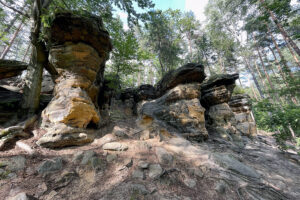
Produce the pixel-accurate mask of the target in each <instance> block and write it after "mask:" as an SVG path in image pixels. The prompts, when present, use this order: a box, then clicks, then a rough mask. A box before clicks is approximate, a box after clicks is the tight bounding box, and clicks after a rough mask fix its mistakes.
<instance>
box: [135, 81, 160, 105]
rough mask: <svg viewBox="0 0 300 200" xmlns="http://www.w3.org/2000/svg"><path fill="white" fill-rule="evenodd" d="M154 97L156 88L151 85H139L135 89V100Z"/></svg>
mask: <svg viewBox="0 0 300 200" xmlns="http://www.w3.org/2000/svg"><path fill="white" fill-rule="evenodd" d="M155 98H156V89H155V87H153V86H152V85H149V84H145V85H140V86H139V87H138V88H137V90H136V102H139V101H142V100H150V99H155Z"/></svg>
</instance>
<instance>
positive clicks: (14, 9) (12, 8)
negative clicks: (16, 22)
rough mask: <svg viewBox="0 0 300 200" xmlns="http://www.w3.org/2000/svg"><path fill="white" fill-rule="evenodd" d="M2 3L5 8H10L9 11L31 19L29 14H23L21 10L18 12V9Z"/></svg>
mask: <svg viewBox="0 0 300 200" xmlns="http://www.w3.org/2000/svg"><path fill="white" fill-rule="evenodd" d="M0 3H1V4H2V5H3V6H5V7H7V8H9V9H11V10H13V11H15V12H17V13H19V14H20V15H23V16H24V17H27V18H30V16H29V15H28V14H27V13H23V12H22V11H20V10H18V9H16V8H14V7H12V6H10V5H7V4H5V3H3V2H2V1H0Z"/></svg>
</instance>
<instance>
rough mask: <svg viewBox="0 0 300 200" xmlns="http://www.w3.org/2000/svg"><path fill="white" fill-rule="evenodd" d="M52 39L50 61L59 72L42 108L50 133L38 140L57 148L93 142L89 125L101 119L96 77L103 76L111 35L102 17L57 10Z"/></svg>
mask: <svg viewBox="0 0 300 200" xmlns="http://www.w3.org/2000/svg"><path fill="white" fill-rule="evenodd" d="M48 42H49V48H50V51H49V62H50V65H52V66H53V67H54V68H55V69H56V70H57V72H58V74H59V75H58V78H56V80H55V88H54V94H53V95H54V98H53V99H52V100H51V102H50V103H49V104H48V106H47V107H46V108H45V110H44V111H43V112H42V120H43V122H42V128H43V129H44V130H46V134H44V135H43V136H42V138H40V140H39V141H38V144H39V145H42V146H45V147H50V148H52V147H53V148H55V147H63V146H71V145H81V144H84V143H87V142H91V141H92V140H93V137H92V134H90V133H89V132H88V131H87V130H86V127H87V126H88V125H89V124H90V123H94V124H97V123H98V122H99V120H101V119H100V115H99V112H98V108H97V95H98V90H99V83H96V79H97V76H103V71H104V69H103V68H104V66H105V65H104V64H103V63H105V61H106V60H107V58H108V53H109V51H110V50H111V43H110V40H109V35H108V33H107V32H106V31H105V30H104V29H103V25H102V22H101V19H99V18H96V17H91V18H87V17H79V16H75V15H72V14H69V13H68V14H57V15H56V18H55V20H54V21H53V23H52V26H51V28H50V30H49V41H48ZM99 71H100V72H102V73H99ZM100 80H101V78H100Z"/></svg>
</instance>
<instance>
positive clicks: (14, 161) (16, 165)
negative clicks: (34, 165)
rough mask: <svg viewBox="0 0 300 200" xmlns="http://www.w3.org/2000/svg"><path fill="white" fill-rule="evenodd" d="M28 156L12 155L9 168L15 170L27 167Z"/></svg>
mask: <svg viewBox="0 0 300 200" xmlns="http://www.w3.org/2000/svg"><path fill="white" fill-rule="evenodd" d="M25 164H26V158H25V157H24V156H14V157H12V158H11V159H10V160H9V162H8V165H7V169H9V170H10V171H13V172H17V171H20V170H23V169H24V168H25Z"/></svg>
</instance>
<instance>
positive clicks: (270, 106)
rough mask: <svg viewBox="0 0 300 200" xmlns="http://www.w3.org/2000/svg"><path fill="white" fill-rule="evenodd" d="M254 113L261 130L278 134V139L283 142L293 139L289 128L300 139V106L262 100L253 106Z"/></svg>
mask: <svg viewBox="0 0 300 200" xmlns="http://www.w3.org/2000/svg"><path fill="white" fill-rule="evenodd" d="M253 113H254V116H255V120H256V124H257V126H258V128H259V129H262V130H265V131H270V132H278V134H276V137H277V138H278V139H281V140H286V139H289V138H291V133H290V130H289V126H290V127H291V128H292V129H293V130H294V132H295V135H296V136H297V137H300V106H296V105H293V104H284V105H279V104H274V103H271V102H270V101H268V100H262V101H260V102H257V103H254V104H253Z"/></svg>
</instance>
